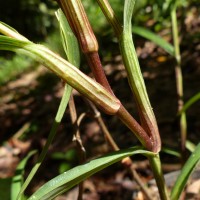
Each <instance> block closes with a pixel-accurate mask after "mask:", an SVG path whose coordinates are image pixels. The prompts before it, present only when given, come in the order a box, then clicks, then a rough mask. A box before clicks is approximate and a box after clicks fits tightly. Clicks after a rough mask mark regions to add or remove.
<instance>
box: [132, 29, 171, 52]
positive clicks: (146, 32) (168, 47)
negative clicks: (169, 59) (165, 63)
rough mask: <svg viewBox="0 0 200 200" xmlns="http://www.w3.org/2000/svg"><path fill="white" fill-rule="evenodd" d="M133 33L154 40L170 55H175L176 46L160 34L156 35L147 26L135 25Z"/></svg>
mask: <svg viewBox="0 0 200 200" xmlns="http://www.w3.org/2000/svg"><path fill="white" fill-rule="evenodd" d="M133 33H135V34H137V35H139V36H141V37H144V38H146V39H147V40H150V41H152V42H154V43H155V44H156V45H158V46H159V47H161V48H163V49H164V50H165V51H166V52H168V53H169V54H170V55H172V56H174V47H173V46H172V45H171V44H170V43H169V42H167V41H166V40H164V39H163V38H162V37H160V36H159V35H156V34H155V33H153V32H152V31H150V30H148V29H146V28H143V27H139V26H133Z"/></svg>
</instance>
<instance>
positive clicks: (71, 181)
mask: <svg viewBox="0 0 200 200" xmlns="http://www.w3.org/2000/svg"><path fill="white" fill-rule="evenodd" d="M135 154H143V155H145V156H155V154H154V153H152V152H149V151H145V150H141V149H138V148H130V149H126V150H121V151H117V152H114V153H111V154H108V155H105V156H102V157H100V158H97V159H95V160H92V161H90V162H88V163H86V164H83V165H80V166H77V167H74V168H73V169H71V170H69V171H67V172H65V173H63V174H61V175H59V176H57V177H55V178H53V179H51V180H50V181H49V182H47V183H46V184H44V185H43V186H42V187H41V188H39V190H37V191H36V192H35V193H34V194H33V195H32V196H31V197H30V198H29V200H50V199H54V198H55V197H56V196H58V195H59V194H62V193H63V192H66V191H67V190H69V189H70V188H72V187H73V186H75V185H77V184H78V183H80V182H81V181H83V180H85V179H87V178H88V177H90V176H91V175H93V174H94V173H96V172H98V171H101V170H102V169H104V168H106V167H108V166H109V165H112V164H113V163H116V162H118V161H120V160H121V159H123V158H125V157H128V156H132V155H135Z"/></svg>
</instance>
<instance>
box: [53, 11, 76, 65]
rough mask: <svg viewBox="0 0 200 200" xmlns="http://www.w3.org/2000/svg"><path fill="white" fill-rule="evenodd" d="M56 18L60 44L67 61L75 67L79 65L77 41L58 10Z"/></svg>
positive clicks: (62, 14)
mask: <svg viewBox="0 0 200 200" xmlns="http://www.w3.org/2000/svg"><path fill="white" fill-rule="evenodd" d="M56 17H57V19H58V22H59V25H60V33H61V38H62V44H63V47H64V50H65V53H66V55H67V60H68V61H69V62H70V63H72V64H73V65H75V66H79V65H80V51H79V45H78V41H77V39H76V37H75V35H74V34H73V32H72V30H71V28H70V26H69V23H68V21H67V19H66V17H65V15H64V13H63V12H62V10H61V9H58V10H57V12H56Z"/></svg>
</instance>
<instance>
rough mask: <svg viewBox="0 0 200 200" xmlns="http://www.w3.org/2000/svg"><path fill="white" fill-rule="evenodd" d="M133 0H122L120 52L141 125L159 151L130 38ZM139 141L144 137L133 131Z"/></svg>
mask: <svg viewBox="0 0 200 200" xmlns="http://www.w3.org/2000/svg"><path fill="white" fill-rule="evenodd" d="M134 4H135V0H126V1H124V16H123V17H124V18H123V32H122V34H121V35H120V37H119V45H120V51H121V54H122V58H123V62H124V66H125V69H126V71H127V77H128V81H129V85H130V88H131V90H132V92H133V94H134V97H135V100H136V104H137V106H138V110H139V115H140V119H141V121H142V127H143V128H144V127H145V131H146V132H147V134H148V136H147V137H150V138H151V141H152V144H153V147H152V151H154V152H159V151H160V147H161V142H160V136H159V132H158V127H157V122H156V119H155V116H154V113H153V110H152V107H151V104H150V101H149V97H148V94H147V90H146V86H145V82H144V79H143V76H142V72H141V69H140V65H139V61H138V57H137V54H136V50H135V47H134V43H133V39H132V24H131V20H132V13H133V9H134ZM135 134H136V136H137V137H138V139H139V140H140V142H141V143H142V144H143V145H145V142H144V141H145V139H144V138H142V137H141V135H140V134H137V133H135Z"/></svg>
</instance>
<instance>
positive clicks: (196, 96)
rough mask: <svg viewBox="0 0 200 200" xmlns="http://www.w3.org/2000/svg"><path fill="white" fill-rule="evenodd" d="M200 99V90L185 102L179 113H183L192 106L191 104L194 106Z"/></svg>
mask: <svg viewBox="0 0 200 200" xmlns="http://www.w3.org/2000/svg"><path fill="white" fill-rule="evenodd" d="M199 100H200V92H198V93H197V94H196V95H194V96H193V97H191V98H190V99H189V100H188V101H187V102H186V103H185V104H184V106H183V108H182V109H181V110H180V112H179V113H178V115H181V114H182V113H184V112H185V111H186V110H187V109H188V108H190V106H192V105H193V104H194V103H196V102H197V101H199Z"/></svg>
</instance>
